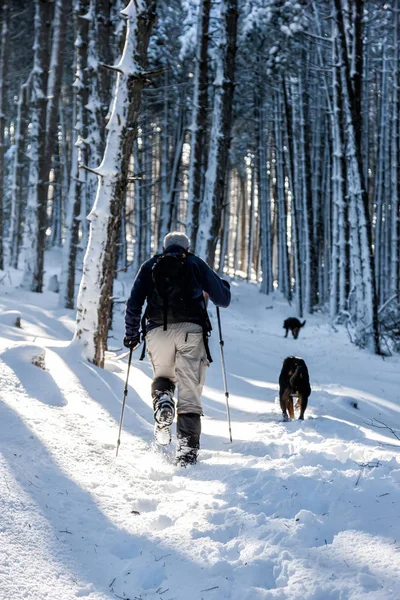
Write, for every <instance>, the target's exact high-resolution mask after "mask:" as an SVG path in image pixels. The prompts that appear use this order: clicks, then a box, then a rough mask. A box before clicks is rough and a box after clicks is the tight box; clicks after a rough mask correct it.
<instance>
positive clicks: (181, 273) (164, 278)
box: [146, 253, 193, 331]
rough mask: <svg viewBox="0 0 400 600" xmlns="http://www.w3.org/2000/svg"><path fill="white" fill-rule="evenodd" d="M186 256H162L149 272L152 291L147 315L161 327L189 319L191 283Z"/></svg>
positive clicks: (182, 254) (165, 327)
mask: <svg viewBox="0 0 400 600" xmlns="http://www.w3.org/2000/svg"><path fill="white" fill-rule="evenodd" d="M186 258H187V254H186V253H181V254H161V255H160V256H158V257H157V260H156V262H155V263H154V265H153V267H152V270H151V288H150V292H149V295H148V297H147V308H146V316H147V318H148V319H150V320H151V321H154V322H155V323H158V324H159V325H163V327H164V331H165V330H166V329H167V324H168V323H174V322H179V321H182V320H185V319H186V318H189V317H190V306H191V304H192V294H193V283H192V281H191V277H190V273H189V272H188V268H187V263H186Z"/></svg>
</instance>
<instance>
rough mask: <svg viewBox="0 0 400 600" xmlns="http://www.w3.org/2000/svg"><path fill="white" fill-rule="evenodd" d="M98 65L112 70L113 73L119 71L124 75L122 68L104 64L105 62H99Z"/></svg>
mask: <svg viewBox="0 0 400 600" xmlns="http://www.w3.org/2000/svg"><path fill="white" fill-rule="evenodd" d="M99 67H103V69H107V70H108V71H114V73H120V74H121V75H124V72H123V71H122V69H120V68H118V67H116V66H114V65H106V64H105V63H102V62H99Z"/></svg>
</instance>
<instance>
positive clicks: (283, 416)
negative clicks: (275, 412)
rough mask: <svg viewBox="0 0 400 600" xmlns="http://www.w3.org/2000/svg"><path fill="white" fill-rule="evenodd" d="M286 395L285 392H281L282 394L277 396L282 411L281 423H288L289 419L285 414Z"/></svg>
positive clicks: (286, 406)
mask: <svg viewBox="0 0 400 600" xmlns="http://www.w3.org/2000/svg"><path fill="white" fill-rule="evenodd" d="M288 399H289V397H288V395H287V392H283V393H282V394H280V396H279V402H280V405H281V410H282V419H283V421H285V422H286V421H289V417H288V414H287V409H288Z"/></svg>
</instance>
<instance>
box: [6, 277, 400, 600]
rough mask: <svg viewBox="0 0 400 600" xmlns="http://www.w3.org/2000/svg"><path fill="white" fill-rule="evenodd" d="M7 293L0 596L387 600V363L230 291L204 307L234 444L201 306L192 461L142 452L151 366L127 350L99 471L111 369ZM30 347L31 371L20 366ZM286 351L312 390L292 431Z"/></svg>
mask: <svg viewBox="0 0 400 600" xmlns="http://www.w3.org/2000/svg"><path fill="white" fill-rule="evenodd" d="M11 283H12V284H13V285H11ZM16 283H17V275H16V274H15V273H13V274H12V276H11V282H10V280H9V278H8V277H6V278H4V279H3V280H2V282H1V284H0V399H1V402H0V461H1V462H0V474H1V480H0V515H1V517H0V597H1V598H2V599H4V600H17V599H18V600H19V599H21V598H28V599H30V600H45V599H50V598H51V600H70V599H72V598H80V597H86V598H89V599H90V600H106V599H107V600H108V599H113V598H122V599H124V600H128V599H130V600H145V599H146V600H148V599H152V600H153V599H154V600H155V599H157V600H202V599H203V600H224V599H230V600H278V599H279V600H347V599H349V600H350V599H351V600H396V599H399V598H400V570H399V564H400V552H399V550H400V441H399V440H398V439H396V435H397V436H399V437H400V358H399V357H392V358H388V359H385V360H383V359H382V358H379V357H377V356H373V355H371V354H369V353H368V352H367V351H363V350H359V349H357V348H356V347H354V346H353V345H352V344H351V343H350V341H349V339H348V337H347V334H346V332H345V331H343V330H340V329H339V330H338V331H337V332H333V331H332V329H331V328H330V327H329V326H328V325H327V324H326V319H325V316H324V315H322V314H317V315H313V316H308V317H307V324H306V326H305V327H304V328H303V329H302V330H301V332H300V336H299V339H298V340H294V339H293V338H292V337H289V338H287V339H285V338H284V330H283V329H282V322H283V319H284V318H285V317H288V316H295V314H294V311H293V309H291V308H290V307H289V306H288V305H287V304H286V303H284V302H283V301H282V299H281V298H280V297H279V296H278V295H276V296H270V297H266V296H263V295H261V294H259V293H258V290H257V288H256V286H254V285H249V284H244V283H239V284H237V283H235V282H233V283H232V293H233V300H232V304H231V307H230V308H229V309H227V310H223V311H221V314H222V320H223V321H222V322H223V333H224V337H225V353H226V365H227V373H228V386H229V391H230V406H231V417H232V433H233V443H232V444H231V443H229V439H228V425H227V421H226V412H225V398H224V391H223V383H222V374H221V368H220V360H219V344H218V335H217V327H216V321H215V313H214V311H213V310H211V318H212V321H213V324H214V333H213V337H212V343H211V349H212V354H213V357H214V363H213V364H212V365H211V367H210V369H209V370H208V375H207V383H206V387H205V389H204V395H203V400H204V412H205V417H204V418H203V420H202V426H203V434H202V449H201V453H200V460H199V463H198V464H197V465H196V466H192V467H188V468H186V469H184V468H181V467H175V466H174V465H173V461H172V458H173V448H171V450H170V452H169V453H161V452H160V451H158V450H157V449H156V448H155V447H154V443H153V426H152V410H151V399H150V382H151V368H150V365H149V363H148V362H147V361H144V362H139V360H138V358H139V355H138V354H136V355H135V356H134V360H133V363H132V364H133V367H132V369H131V377H130V386H129V394H128V399H127V408H126V412H125V418H124V426H123V431H122V437H121V447H120V452H119V456H118V458H116V457H115V449H116V441H117V437H118V423H119V418H120V413H121V402H122V396H123V387H124V379H125V376H126V362H127V361H126V360H125V361H123V360H115V358H114V357H113V356H112V353H110V357H109V359H108V360H107V364H106V369H105V370H101V369H98V368H96V367H94V366H93V365H91V364H89V363H87V362H86V361H84V360H83V359H82V358H81V357H80V356H79V354H77V351H76V348H74V347H71V346H69V342H70V340H71V337H72V332H73V328H74V322H73V319H74V312H73V311H67V310H61V309H58V308H57V294H55V293H52V292H45V293H44V294H42V295H37V294H33V293H29V292H26V291H23V290H21V289H19V288H17V287H16ZM122 307H123V305H119V310H118V311H117V314H116V318H115V330H114V336H115V339H114V341H113V343H114V345H115V349H116V348H117V347H118V346H119V347H120V346H121V342H120V340H121V337H122V331H123V308H122ZM12 310H18V311H20V313H21V316H22V328H21V329H18V328H16V327H14V326H13V325H12V323H13V319H12V316H10V315H9V314H7V311H12ZM37 347H39V348H42V349H44V350H45V370H43V369H41V368H40V367H38V366H34V365H32V364H31V362H30V361H31V357H32V355H34V354H35V353H36V354H37ZM291 354H296V355H299V356H302V357H303V358H304V359H305V360H306V362H307V364H308V368H309V372H310V378H311V385H312V394H311V397H310V402H309V408H308V409H307V412H306V418H305V421H304V422H300V421H293V422H289V423H282V422H281V420H280V410H279V405H278V403H277V389H278V377H279V372H280V368H281V364H282V360H283V359H284V358H285V357H286V356H288V355H291ZM355 406H356V407H357V408H356V407H355ZM378 421H379V422H380V423H379V422H378ZM381 423H383V424H385V425H387V426H388V427H390V428H392V430H393V431H392V432H391V431H390V430H389V429H388V428H385V427H383V428H378V427H376V425H380V424H381ZM173 444H174V442H173Z"/></svg>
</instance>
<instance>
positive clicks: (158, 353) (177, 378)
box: [146, 323, 209, 415]
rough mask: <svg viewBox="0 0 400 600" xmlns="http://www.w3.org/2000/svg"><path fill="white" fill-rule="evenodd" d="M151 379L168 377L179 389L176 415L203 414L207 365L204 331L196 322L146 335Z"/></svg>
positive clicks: (181, 324) (171, 325)
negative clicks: (151, 372) (202, 395)
mask: <svg viewBox="0 0 400 600" xmlns="http://www.w3.org/2000/svg"><path fill="white" fill-rule="evenodd" d="M146 339H147V353H148V356H149V359H150V362H151V364H152V367H153V371H154V378H156V377H167V378H168V379H170V380H171V381H172V382H173V383H175V384H177V387H178V403H177V413H178V415H179V414H185V413H196V414H200V415H201V414H202V413H203V409H202V406H201V394H202V391H203V386H204V382H205V378H206V370H207V367H208V366H209V363H208V360H207V355H206V351H205V348H204V341H203V329H202V327H201V326H200V325H196V324H195V323H172V324H170V325H168V328H167V331H164V329H163V327H162V326H161V327H156V328H155V329H152V330H151V331H149V333H148V334H147V336H146Z"/></svg>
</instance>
